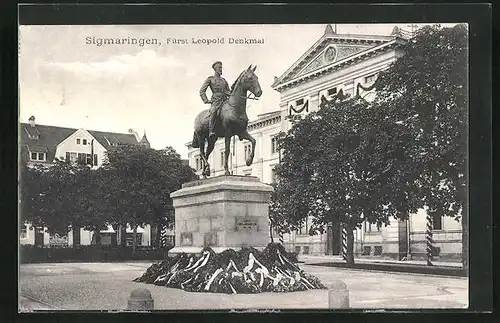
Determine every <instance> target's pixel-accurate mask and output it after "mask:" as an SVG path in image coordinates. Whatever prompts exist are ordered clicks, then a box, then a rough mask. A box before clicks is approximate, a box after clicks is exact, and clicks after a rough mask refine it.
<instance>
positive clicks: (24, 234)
mask: <svg viewBox="0 0 500 323" xmlns="http://www.w3.org/2000/svg"><path fill="white" fill-rule="evenodd" d="M20 238H21V239H27V238H28V229H27V228H26V224H21V234H20Z"/></svg>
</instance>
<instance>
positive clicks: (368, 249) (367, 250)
mask: <svg viewBox="0 0 500 323" xmlns="http://www.w3.org/2000/svg"><path fill="white" fill-rule="evenodd" d="M371 253H372V247H371V246H364V247H363V253H362V254H361V255H362V256H369V255H370V254H371Z"/></svg>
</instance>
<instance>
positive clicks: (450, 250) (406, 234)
mask: <svg viewBox="0 0 500 323" xmlns="http://www.w3.org/2000/svg"><path fill="white" fill-rule="evenodd" d="M403 35H405V33H404V31H401V30H399V29H398V28H397V27H395V28H394V30H393V32H392V33H391V35H386V36H383V35H355V34H337V33H336V32H335V31H334V29H333V28H332V26H331V25H327V26H326V28H325V31H324V33H323V35H321V36H320V37H319V39H318V40H317V41H316V42H315V43H314V44H313V45H312V46H311V47H310V48H308V49H307V50H306V51H305V52H304V54H303V55H302V56H300V57H299V58H298V59H297V60H296V62H295V63H294V64H292V65H291V66H290V67H289V68H288V69H287V70H286V71H284V73H283V74H282V75H281V76H280V77H275V80H274V83H273V85H272V88H273V89H274V90H276V91H277V92H279V94H280V102H279V107H276V109H275V110H274V111H272V112H269V113H265V114H261V115H259V116H258V117H257V119H256V120H253V121H251V122H250V123H249V127H248V128H249V132H250V134H251V135H252V136H253V137H254V138H255V139H256V141H257V148H256V154H255V158H254V163H253V164H252V165H251V166H249V167H247V166H246V165H245V158H246V155H247V154H248V152H249V145H250V144H249V143H248V142H245V141H243V142H240V141H238V140H236V141H233V142H232V147H231V149H232V151H233V148H235V149H234V153H232V155H231V156H230V158H229V167H230V169H231V173H232V174H234V175H251V176H257V177H259V178H260V180H261V181H262V182H264V183H271V182H273V181H274V172H273V168H274V167H275V166H276V165H277V164H278V163H279V161H280V152H279V151H278V149H277V146H276V140H275V139H274V138H275V136H276V135H277V134H278V133H279V132H281V131H284V132H286V131H288V130H289V129H290V128H291V126H292V124H291V122H290V121H289V118H287V117H289V116H294V115H305V114H307V113H309V112H312V111H316V110H318V109H319V105H320V103H321V101H322V100H329V99H331V98H333V97H334V96H335V95H336V94H338V93H339V92H340V91H342V92H343V94H345V95H350V96H353V95H355V93H356V89H357V87H358V84H359V85H361V86H362V87H363V88H365V89H366V88H370V86H371V85H372V84H373V83H374V81H375V80H376V78H377V75H378V73H380V72H381V71H383V70H385V69H387V68H389V66H390V65H391V63H393V62H394V61H396V60H397V59H398V58H399V57H401V56H402V55H404V52H403V50H402V47H401V45H402V44H403V43H404V42H406V41H407V37H404V36H403ZM360 95H361V97H363V98H365V99H366V100H372V99H373V98H374V97H375V95H376V93H374V91H372V90H371V91H364V90H362V89H361V90H360ZM186 145H187V147H188V150H189V153H188V159H189V163H190V165H191V166H192V167H193V168H195V169H196V170H197V172H198V173H199V174H201V171H200V170H201V167H202V164H201V158H200V156H199V151H198V150H196V149H193V148H192V147H191V143H188V144H186ZM223 156H224V143H223V140H218V141H217V143H216V146H215V149H214V151H213V153H212V155H211V156H210V159H209V163H210V164H211V166H212V169H213V171H212V176H217V175H222V174H223V173H224V169H223V164H222V161H223ZM309 223H310V221H306V223H304V226H303V228H301V229H300V230H298V231H297V232H293V233H291V234H285V235H284V236H283V240H284V241H283V243H284V244H285V246H286V248H287V249H288V250H290V251H296V252H298V253H300V254H311V255H325V254H330V255H338V254H340V252H341V230H340V228H339V227H338V225H337V226H331V225H329V226H328V227H327V230H326V233H324V234H319V235H314V236H310V235H309V234H308V227H309ZM425 228H426V213H425V210H420V211H419V212H417V213H416V214H412V215H411V216H410V219H409V220H408V221H397V220H394V219H393V220H392V221H391V224H390V225H389V226H387V227H381V228H377V227H376V225H371V224H368V223H364V224H363V228H362V229H358V230H356V233H355V253H356V254H357V255H359V256H364V257H390V258H396V259H402V258H404V257H407V258H408V257H412V258H424V257H425V253H426V252H425ZM433 229H434V230H433V235H434V240H435V246H436V247H437V254H436V256H437V257H438V258H440V259H442V260H446V259H454V258H456V259H459V258H460V256H461V234H462V233H461V224H460V223H459V222H457V221H455V220H454V219H451V218H436V219H434V228H433Z"/></svg>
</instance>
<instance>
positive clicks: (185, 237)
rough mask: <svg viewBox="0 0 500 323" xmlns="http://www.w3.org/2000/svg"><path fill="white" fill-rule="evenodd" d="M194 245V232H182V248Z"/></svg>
mask: <svg viewBox="0 0 500 323" xmlns="http://www.w3.org/2000/svg"><path fill="white" fill-rule="evenodd" d="M192 245H193V233H192V232H182V233H181V246H192Z"/></svg>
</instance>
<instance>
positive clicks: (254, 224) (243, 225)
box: [235, 216, 259, 232]
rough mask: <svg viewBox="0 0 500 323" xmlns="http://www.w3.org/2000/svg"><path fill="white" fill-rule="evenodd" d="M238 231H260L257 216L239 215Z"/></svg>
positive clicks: (237, 218) (237, 219)
mask: <svg viewBox="0 0 500 323" xmlns="http://www.w3.org/2000/svg"><path fill="white" fill-rule="evenodd" d="M235 230H236V231H243V232H257V231H259V221H258V217H257V216H237V217H236V229H235Z"/></svg>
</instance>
